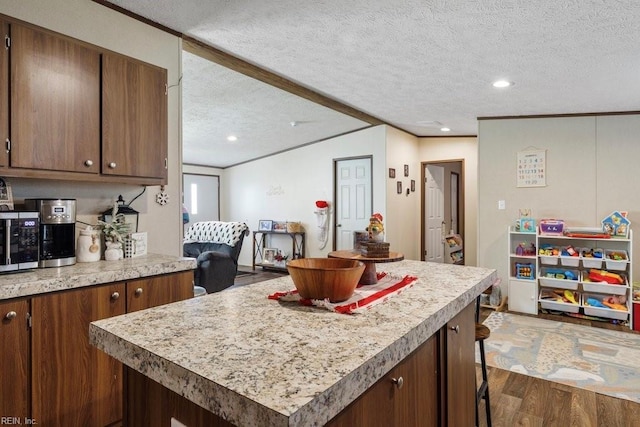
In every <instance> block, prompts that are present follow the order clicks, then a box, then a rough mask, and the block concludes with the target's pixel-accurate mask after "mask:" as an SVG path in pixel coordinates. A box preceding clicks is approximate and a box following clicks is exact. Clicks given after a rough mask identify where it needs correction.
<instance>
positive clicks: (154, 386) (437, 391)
mask: <svg viewBox="0 0 640 427" xmlns="http://www.w3.org/2000/svg"><path fill="white" fill-rule="evenodd" d="M474 316H475V308H474V305H473V304H472V305H470V306H468V307H467V308H466V309H464V310H463V311H462V312H460V313H459V314H458V315H457V316H455V317H454V318H453V319H451V321H449V322H448V323H447V324H446V325H445V326H444V327H443V328H442V329H440V330H439V331H438V332H437V333H436V334H434V335H433V336H432V337H431V338H429V339H428V340H427V341H426V342H425V343H423V344H422V345H421V346H420V347H418V349H417V350H416V351H414V352H413V353H412V354H411V355H409V356H408V357H407V358H405V359H404V360H403V361H402V362H400V363H399V364H398V365H397V366H396V367H394V368H393V369H391V371H389V372H388V373H387V374H386V375H385V376H383V377H382V378H381V379H380V380H379V381H378V382H377V383H376V384H374V385H373V386H372V387H371V388H369V390H367V391H365V392H364V393H363V394H362V395H361V396H360V397H359V398H358V399H356V400H355V401H354V402H353V403H352V404H350V405H349V406H348V407H347V408H345V409H344V410H343V411H342V412H341V413H340V414H338V415H337V416H336V417H335V418H334V419H332V420H330V421H329V422H328V423H327V424H326V425H329V426H333V427H342V426H345V427H346V426H349V427H366V426H372V425H385V426H387V425H388V426H393V425H396V426H422V427H425V426H427V427H429V426H434V427H435V426H472V425H474V422H475V352H474V345H475V326H474V325H475V317H474ZM126 375H127V382H126V383H127V392H126V394H127V400H126V402H125V411H126V414H127V415H126V421H127V423H126V425H128V426H135V427H144V426H149V427H151V426H159V425H167V426H168V425H169V423H170V420H171V418H172V417H173V418H175V419H176V420H178V421H180V422H181V423H183V424H185V425H186V426H189V427H197V426H216V427H217V426H221V427H227V426H231V425H233V424H231V423H229V422H227V421H225V420H223V419H222V418H220V417H218V416H216V415H214V414H212V413H210V412H209V411H207V410H206V409H204V408H202V407H200V406H198V405H196V404H195V403H193V402H191V401H189V400H187V399H185V398H184V397H182V396H180V395H178V394H177V393H174V392H173V391H171V390H169V389H167V388H165V387H164V386H162V385H160V384H158V383H157V382H155V381H153V380H151V379H149V378H147V377H146V376H144V375H142V374H140V373H138V372H136V371H134V370H132V369H129V368H127V370H126ZM400 378H402V385H400V382H399V381H400ZM318 424H319V425H322V424H325V423H324V422H319V423H318Z"/></svg>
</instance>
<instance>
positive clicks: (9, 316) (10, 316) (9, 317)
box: [4, 311, 18, 320]
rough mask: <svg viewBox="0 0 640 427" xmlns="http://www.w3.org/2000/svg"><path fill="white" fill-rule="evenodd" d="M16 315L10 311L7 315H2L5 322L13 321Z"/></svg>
mask: <svg viewBox="0 0 640 427" xmlns="http://www.w3.org/2000/svg"><path fill="white" fill-rule="evenodd" d="M17 315H18V313H16V312H15V311H10V312H8V313H7V314H5V315H4V318H5V319H7V320H13V319H15V318H16V316H17Z"/></svg>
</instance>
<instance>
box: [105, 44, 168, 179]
mask: <svg viewBox="0 0 640 427" xmlns="http://www.w3.org/2000/svg"><path fill="white" fill-rule="evenodd" d="M102 173H103V174H106V175H126V176H137V177H146V178H162V179H166V177H167V70H165V69H162V68H158V67H154V66H152V65H149V64H145V63H142V62H139V61H136V60H134V59H131V58H127V57H124V56H122V55H116V54H109V53H105V54H104V55H103V58H102Z"/></svg>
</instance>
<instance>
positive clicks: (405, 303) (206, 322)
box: [90, 260, 497, 426]
mask: <svg viewBox="0 0 640 427" xmlns="http://www.w3.org/2000/svg"><path fill="white" fill-rule="evenodd" d="M378 270H379V271H384V272H387V273H389V274H393V275H395V276H398V277H403V276H405V275H412V276H416V277H418V278H419V279H418V280H417V281H416V282H414V285H413V287H411V288H408V289H406V290H405V291H404V292H402V293H401V294H399V295H396V296H394V297H392V298H391V299H389V300H388V301H386V302H384V303H382V304H379V305H377V306H375V307H373V308H371V309H370V310H369V311H367V312H365V313H362V314H355V315H346V314H338V313H334V312H330V311H327V310H324V309H320V308H316V307H307V306H302V305H299V304H297V303H291V302H287V303H285V302H278V301H274V300H269V299H267V295H269V294H272V293H274V292H278V291H288V290H290V289H293V282H292V281H291V278H290V277H289V276H284V277H282V278H277V279H273V280H269V281H265V282H259V283H255V284H252V285H248V286H243V287H238V288H229V289H227V290H224V291H222V292H219V293H214V294H209V295H206V296H203V297H199V298H193V299H190V300H186V301H181V302H176V303H173V304H168V305H165V306H161V307H156V308H151V309H148V310H144V311H141V312H135V313H130V314H126V315H124V316H118V317H114V318H110V319H105V320H100V321H97V322H93V323H92V324H91V326H90V337H91V341H92V343H93V344H94V345H96V346H97V347H98V348H100V349H102V350H104V351H105V352H106V353H108V354H110V355H111V356H113V357H115V358H116V359H118V360H120V361H122V362H123V363H125V364H126V365H128V366H130V367H131V368H133V369H135V370H137V371H139V372H141V373H143V374H145V375H146V376H148V377H150V378H152V379H154V380H155V381H157V382H159V383H161V384H163V385H164V386H165V387H167V388H169V389H171V390H173V391H175V392H177V393H179V394H181V395H183V396H185V397H186V398H187V399H189V400H191V401H193V402H195V403H197V404H198V405H200V406H202V407H204V408H206V409H208V410H209V411H211V412H213V413H215V414H217V415H219V416H221V417H223V418H225V419H227V420H229V421H230V422H232V423H234V424H237V425H243V426H245V425H246V426H251V425H253V426H263V425H273V426H308V425H321V424H324V423H325V422H327V421H328V420H330V419H331V418H333V417H334V416H335V415H336V414H338V413H339V412H340V411H342V410H343V409H344V408H345V407H346V406H348V405H349V403H351V402H352V401H353V400H355V399H356V398H357V397H358V396H359V395H360V394H362V393H363V392H364V391H365V390H366V389H368V388H369V387H370V386H372V385H373V384H374V383H375V382H376V381H377V380H379V379H380V378H381V377H382V376H384V375H385V374H386V373H387V372H388V371H389V370H391V368H393V367H394V366H395V365H397V364H398V363H399V362H400V361H401V360H403V359H404V358H405V357H407V356H408V355H409V354H410V353H411V352H413V351H414V350H415V349H416V348H418V347H419V346H420V345H421V344H422V343H424V342H425V341H426V340H427V339H428V338H429V337H431V336H432V335H433V334H434V333H435V332H436V331H438V330H439V329H440V328H442V327H443V326H444V325H445V324H446V323H447V322H448V321H449V320H451V318H453V317H454V316H455V315H456V314H458V313H459V312H460V311H461V310H462V309H463V308H465V307H466V306H468V305H469V304H471V303H473V302H475V298H476V297H477V296H478V295H479V294H480V293H481V292H482V291H484V290H485V289H487V288H488V287H489V286H491V284H492V283H493V282H494V281H495V280H496V277H497V276H496V272H495V270H490V269H485V268H477V267H464V266H454V265H448V264H435V263H426V262H419V261H408V260H405V261H401V262H397V263H390V264H380V265H379V266H378Z"/></svg>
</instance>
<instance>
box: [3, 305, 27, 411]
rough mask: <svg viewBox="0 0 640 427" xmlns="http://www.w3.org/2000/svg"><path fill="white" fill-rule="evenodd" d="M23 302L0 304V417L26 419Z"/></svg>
mask: <svg viewBox="0 0 640 427" xmlns="http://www.w3.org/2000/svg"><path fill="white" fill-rule="evenodd" d="M28 312H29V303H28V301H27V300H21V301H15V302H6V303H2V304H0V318H1V319H0V321H1V323H0V342H2V351H0V372H2V379H1V380H0V409H1V411H0V412H1V413H0V415H1V416H3V417H21V419H23V420H24V417H30V415H31V413H30V409H29V382H30V375H29V328H28V327H27V315H28Z"/></svg>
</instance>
